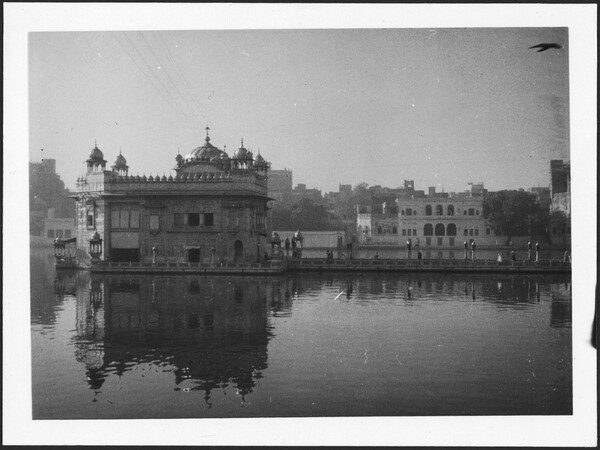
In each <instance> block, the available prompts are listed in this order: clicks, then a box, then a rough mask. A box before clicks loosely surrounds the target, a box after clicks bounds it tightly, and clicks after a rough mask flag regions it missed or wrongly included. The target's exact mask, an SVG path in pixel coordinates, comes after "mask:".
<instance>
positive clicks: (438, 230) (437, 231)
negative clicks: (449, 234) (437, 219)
mask: <svg viewBox="0 0 600 450" xmlns="http://www.w3.org/2000/svg"><path fill="white" fill-rule="evenodd" d="M445 234H446V233H445V232H444V224H443V223H438V224H437V225H436V226H435V235H436V236H444V235H445Z"/></svg>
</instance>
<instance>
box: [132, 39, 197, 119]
mask: <svg viewBox="0 0 600 450" xmlns="http://www.w3.org/2000/svg"><path fill="white" fill-rule="evenodd" d="M138 34H139V35H140V37H141V38H142V40H143V41H144V43H145V44H146V46H147V47H148V48H149V49H150V52H151V53H152V56H154V59H155V60H156V62H157V63H158V64H159V66H160V67H161V68H163V69H164V70H163V72H164V73H165V75H166V76H167V78H168V79H169V81H170V82H171V84H172V85H173V87H174V88H175V91H177V93H178V94H179V96H180V97H181V99H182V100H183V103H184V104H185V105H186V106H187V107H188V108H189V109H190V111H191V112H192V115H194V116H195V115H196V113H195V111H194V109H193V108H192V107H191V106H190V105H189V103H188V102H187V100H186V99H185V96H184V95H183V94H182V93H181V91H180V90H179V88H178V87H177V85H176V84H175V82H174V81H173V79H172V78H171V75H169V71H168V70H167V66H166V65H165V64H163V63H162V62H161V60H160V59H159V58H158V56H156V53H155V52H154V50H153V49H152V46H151V45H150V44H149V43H148V41H147V40H146V38H145V37H144V35H143V34H142V33H141V32H140V31H138ZM196 119H199V118H198V117H196Z"/></svg>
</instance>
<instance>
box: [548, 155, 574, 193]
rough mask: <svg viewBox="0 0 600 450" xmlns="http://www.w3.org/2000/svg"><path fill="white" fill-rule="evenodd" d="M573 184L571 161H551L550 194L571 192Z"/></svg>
mask: <svg viewBox="0 0 600 450" xmlns="http://www.w3.org/2000/svg"><path fill="white" fill-rule="evenodd" d="M570 186H571V163H570V162H563V161H562V160H556V159H554V160H552V161H550V194H551V195H552V197H554V195H555V194H560V193H563V192H569V191H570Z"/></svg>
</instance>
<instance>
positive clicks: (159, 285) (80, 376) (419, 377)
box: [31, 251, 572, 419]
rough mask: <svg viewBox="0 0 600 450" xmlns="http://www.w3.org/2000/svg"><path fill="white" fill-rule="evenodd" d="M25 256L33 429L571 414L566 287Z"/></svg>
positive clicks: (545, 279) (561, 281)
mask: <svg viewBox="0 0 600 450" xmlns="http://www.w3.org/2000/svg"><path fill="white" fill-rule="evenodd" d="M52 263H53V257H52V254H51V252H40V251H37V252H36V251H32V255H31V337H32V380H33V386H32V391H33V418H34V419H89V418H183V417H190V418H191V417H196V418H201V417H214V418H217V417H227V418H229V417H289V416H295V417H301V416H415V415H422V416H430V415H515V414H517V415H548V414H550V415H557V414H561V415H562V414H571V413H572V352H571V280H570V277H569V276H556V275H553V276H542V275H540V276H520V275H519V276H516V275H515V276H512V275H470V274H463V275H460V274H452V275H444V274H401V273H398V274H366V273H365V274H361V273H355V274H349V273H339V274H333V273H332V274H317V273H315V274H306V273H288V274H285V275H281V276H268V277H260V276H257V277H232V276H200V275H199V276H184V275H173V276H124V275H113V276H107V275H103V276H96V275H91V274H90V273H88V272H85V271H73V272H72V271H62V272H59V273H56V272H55V270H54V268H53V265H52Z"/></svg>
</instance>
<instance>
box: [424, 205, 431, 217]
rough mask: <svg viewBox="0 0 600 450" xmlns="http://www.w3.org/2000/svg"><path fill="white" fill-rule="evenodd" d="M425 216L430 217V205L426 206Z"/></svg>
mask: <svg viewBox="0 0 600 450" xmlns="http://www.w3.org/2000/svg"><path fill="white" fill-rule="evenodd" d="M425 215H426V216H430V215H431V205H427V206H426V207H425Z"/></svg>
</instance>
